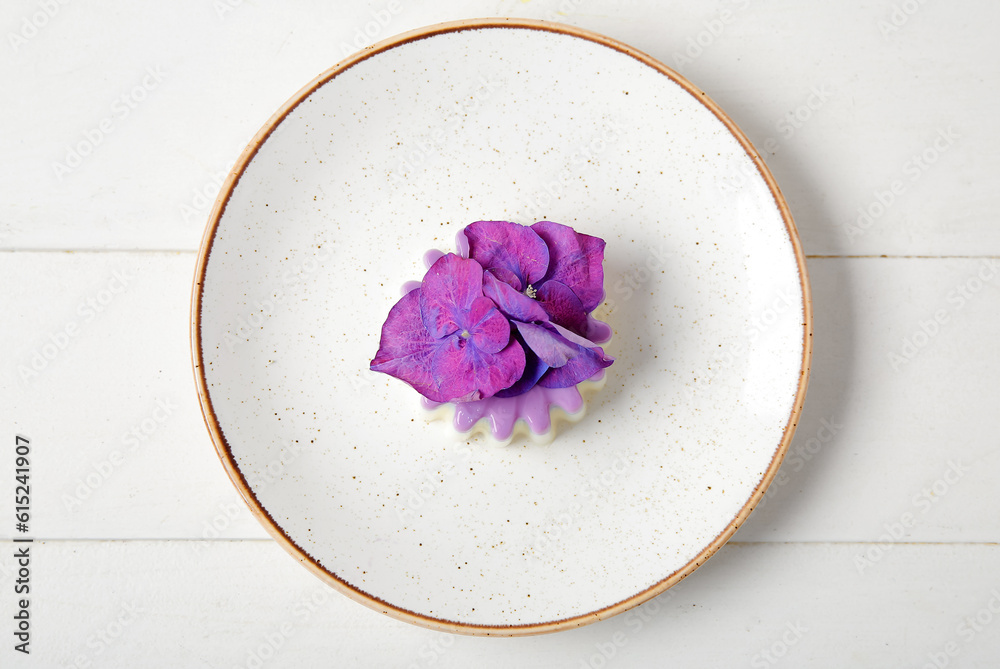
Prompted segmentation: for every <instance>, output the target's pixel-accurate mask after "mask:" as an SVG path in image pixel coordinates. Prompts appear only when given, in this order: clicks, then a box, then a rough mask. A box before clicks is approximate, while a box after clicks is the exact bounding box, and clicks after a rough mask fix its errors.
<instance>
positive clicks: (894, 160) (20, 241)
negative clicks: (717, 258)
mask: <svg viewBox="0 0 1000 669" xmlns="http://www.w3.org/2000/svg"><path fill="white" fill-rule="evenodd" d="M903 4H906V3H902V4H899V7H897V5H896V4H893V5H884V4H880V3H867V2H861V1H860V0H852V1H851V2H847V3H843V2H833V1H829V0H828V1H826V2H816V3H810V5H809V11H803V10H802V7H801V4H800V3H795V2H792V1H791V0H782V1H780V2H770V3H759V2H751V1H750V0H732V1H731V2H726V3H721V4H717V5H713V4H704V5H700V6H698V8H694V7H690V8H684V9H681V8H679V7H676V6H674V5H664V4H663V3H653V2H641V3H625V5H624V6H622V3H620V2H590V1H584V0H567V2H562V3H531V4H523V3H506V4H502V5H501V6H499V7H494V6H493V5H490V6H489V7H486V6H485V5H482V4H480V3H471V2H470V3H466V4H464V5H462V6H460V7H452V6H441V7H437V6H434V7H433V8H432V7H419V8H418V7H415V6H411V5H410V4H408V3H405V2H400V3H394V2H388V3H373V4H372V5H370V6H369V7H366V6H363V5H361V4H354V5H349V4H345V3H325V2H319V1H318V0H311V1H309V2H304V3H299V4H297V5H296V8H295V10H294V11H289V10H288V9H287V8H286V7H285V6H284V5H282V4H281V3H276V2H268V1H266V0H265V1H263V2H255V3H248V2H235V0H232V1H229V0H227V1H225V2H217V3H204V2H197V1H195V0H185V1H182V2H181V3H180V4H176V3H175V4H172V5H171V6H170V7H169V8H168V7H166V6H154V5H150V6H144V7H143V8H142V9H141V10H139V9H136V8H135V7H133V6H132V5H130V4H128V3H123V2H111V3H104V4H102V5H101V6H100V7H95V8H91V9H89V10H88V11H84V10H83V9H82V8H79V7H75V6H72V5H66V6H62V5H60V6H59V9H58V10H57V14H56V15H55V16H54V17H53V18H52V19H50V20H45V23H44V25H42V26H41V27H37V26H35V27H34V28H32V27H25V26H26V25H27V26H32V25H33V24H32V22H33V21H34V20H35V19H34V17H35V15H36V14H37V12H38V11H40V10H39V9H38V6H37V4H36V3H33V2H31V1H30V0H22V1H20V2H16V3H12V4H11V5H10V6H8V7H6V8H5V10H4V15H5V17H6V19H7V20H6V21H5V24H6V25H8V26H10V27H11V30H10V32H9V34H8V36H7V41H8V42H9V43H10V44H9V46H10V48H11V52H10V53H9V54H8V57H7V58H4V59H2V60H0V80H2V81H4V90H5V91H6V92H7V94H8V104H7V113H6V115H5V122H4V123H3V124H2V126H0V183H3V184H4V192H3V197H2V198H0V221H2V225H0V248H15V249H26V248H39V249H40V248H45V249H64V248H73V249H83V248H122V249H188V250H191V249H194V248H196V247H197V245H198V243H199V240H200V236H201V232H202V228H203V225H204V222H205V219H206V217H207V214H208V211H209V208H210V203H211V200H212V199H213V198H214V195H215V193H216V192H217V190H218V187H219V184H220V182H221V180H222V178H223V176H224V174H225V173H226V171H227V170H228V169H229V168H230V166H231V165H232V164H233V163H234V161H235V159H236V157H237V156H238V154H239V152H240V151H241V150H242V148H243V147H244V146H245V145H246V143H247V142H248V140H250V138H251V137H252V136H253V135H254V133H255V132H256V131H257V130H258V129H259V128H260V127H261V125H262V124H263V123H264V122H265V121H266V120H267V118H268V117H269V116H270V115H271V113H272V112H273V111H274V110H275V109H277V108H278V107H279V106H280V105H281V104H282V103H283V102H284V101H285V100H286V99H287V98H288V97H289V96H291V95H292V94H293V93H294V92H295V91H296V90H297V89H298V88H299V87H301V86H303V85H304V84H306V83H307V82H308V81H310V80H311V79H312V78H313V77H315V76H316V75H317V74H319V73H320V72H322V71H323V70H325V69H326V68H328V67H330V66H331V65H333V64H334V63H336V62H337V61H339V60H340V59H341V58H343V56H344V55H345V54H346V53H349V52H351V51H353V50H355V49H356V48H357V46H358V45H365V44H366V43H367V42H369V41H370V40H374V39H382V38H385V37H388V36H390V35H392V34H395V33H398V32H403V31H406V30H409V29H411V28H416V27H419V26H421V25H425V24H428V23H434V22H436V21H442V20H446V19H457V18H463V17H472V16H480V15H484V14H495V13H497V12H498V11H499V12H500V13H501V14H503V13H510V14H516V15H520V16H527V17H534V18H549V19H556V20H563V21H567V22H570V23H575V24H577V25H580V26H582V27H585V28H590V29H592V30H595V31H598V32H604V33H608V34H609V35H611V36H612V37H615V38H617V39H620V40H622V41H624V42H626V43H631V44H633V45H635V46H637V47H638V48H640V49H644V50H645V51H647V52H649V53H650V54H652V55H653V56H655V57H657V58H659V59H661V60H662V61H664V62H665V63H667V64H668V65H670V66H672V67H676V68H677V69H678V70H680V72H681V73H683V74H685V75H686V76H688V77H689V78H690V79H691V80H692V81H693V82H694V83H695V84H696V85H698V86H700V87H701V88H702V89H704V90H705V91H707V92H708V94H709V95H711V96H712V97H714V98H715V99H716V100H717V101H718V102H719V103H720V104H721V105H722V107H723V108H724V109H726V110H727V111H728V112H729V113H730V114H731V115H732V117H733V118H734V119H735V120H736V122H737V123H738V124H739V125H740V126H741V127H742V128H743V129H744V130H745V131H746V132H747V134H748V135H749V137H750V138H751V139H752V140H753V141H754V142H755V144H756V145H757V147H758V149H759V150H760V151H762V152H763V153H764V154H765V157H766V158H767V161H768V163H769V164H770V166H771V167H772V169H773V170H774V173H775V175H776V176H777V178H778V182H779V184H780V185H781V187H782V188H783V190H784V192H785V194H786V196H787V198H788V200H789V203H790V205H791V208H792V212H793V214H794V215H795V217H796V219H797V221H798V225H799V227H800V229H801V231H802V236H803V239H804V243H805V248H806V250H807V252H809V253H814V254H852V255H857V254H890V255H899V254H923V255H937V254H945V255H965V254H981V253H988V254H994V255H996V254H1000V227H998V226H997V225H996V214H995V212H996V210H997V204H998V197H1000V195H998V194H997V191H996V189H995V188H994V187H993V184H995V183H996V182H997V178H998V177H1000V134H998V133H997V132H996V131H995V130H994V129H993V128H994V124H993V123H992V118H991V112H992V110H993V109H995V108H996V107H997V103H998V102H1000V99H998V96H1000V92H998V89H997V87H996V86H992V85H990V82H991V81H993V80H995V79H996V77H997V74H998V72H1000V61H998V59H996V58H995V57H994V51H993V48H994V47H993V40H992V32H991V31H992V26H994V25H996V23H997V19H998V18H1000V16H998V13H1000V7H998V6H996V5H990V4H984V3H972V2H965V3H960V6H956V5H955V4H954V3H951V4H942V3H915V4H914V3H910V4H908V5H906V6H907V7H908V8H910V7H912V8H914V11H911V12H909V13H907V12H906V11H904V10H903V9H900V7H902V6H903ZM390 8H392V9H391V11H390ZM303 15H306V16H309V17H310V20H309V21H302V20H301V17H302V16H303ZM970 16H971V17H975V18H974V19H970ZM896 24H899V25H896ZM108 25H114V26H116V29H115V34H116V35H117V36H118V37H117V38H116V39H113V40H103V39H95V37H94V36H95V35H97V34H101V32H100V31H101V30H102V29H103V28H104V27H105V26H108ZM886 26H888V27H886ZM35 28H37V29H35ZM22 32H23V33H25V34H28V33H30V34H31V36H30V37H29V38H23V37H21V33H22ZM366 33H367V34H366ZM11 35H15V36H17V38H16V39H14V40H13V41H11V37H10V36H11ZM178 35H182V36H183V38H180V39H178V37H177V36H178ZM19 40H20V41H19ZM831 45H835V46H831ZM192 101H196V103H192ZM105 121H107V122H105ZM84 152H85V153H86V155H79V154H81V153H84ZM74 155H76V156H77V157H76V158H74V157H73V156H74ZM70 164H72V165H73V167H66V168H62V167H59V166H60V165H70ZM67 170H68V171H67ZM733 178H734V182H738V180H739V178H740V175H734V177H733ZM890 200H891V202H890ZM864 216H867V217H868V218H864ZM859 219H860V221H861V222H860V223H859Z"/></svg>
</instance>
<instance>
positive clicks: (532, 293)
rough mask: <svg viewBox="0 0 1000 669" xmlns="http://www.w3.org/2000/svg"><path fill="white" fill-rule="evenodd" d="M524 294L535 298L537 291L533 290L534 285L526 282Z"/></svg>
mask: <svg viewBox="0 0 1000 669" xmlns="http://www.w3.org/2000/svg"><path fill="white" fill-rule="evenodd" d="M524 294H525V295H527V296H528V297H530V298H531V299H535V298H536V297H538V291H537V290H535V287H534V286H532V285H531V284H528V287H527V288H525V289H524Z"/></svg>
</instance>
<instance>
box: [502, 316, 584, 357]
mask: <svg viewBox="0 0 1000 669" xmlns="http://www.w3.org/2000/svg"><path fill="white" fill-rule="evenodd" d="M514 325H515V326H516V327H517V331H518V333H519V334H520V335H521V338H522V339H524V343H525V344H527V345H528V348H530V349H531V350H532V351H533V352H534V354H535V355H537V356H538V358H539V359H540V360H541V361H542V362H544V363H545V364H546V365H548V366H549V367H562V366H563V365H565V364H566V363H568V362H569V361H570V360H571V359H572V358H573V357H575V356H576V355H577V354H578V353H579V349H580V348H581V347H580V346H579V345H577V344H573V343H571V342H569V341H568V340H566V339H565V338H564V337H563V336H562V335H560V334H559V333H558V332H556V331H554V330H549V329H548V328H546V327H545V326H542V325H533V324H531V323H518V322H517V321H515V322H514Z"/></svg>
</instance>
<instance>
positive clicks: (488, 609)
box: [192, 19, 811, 635]
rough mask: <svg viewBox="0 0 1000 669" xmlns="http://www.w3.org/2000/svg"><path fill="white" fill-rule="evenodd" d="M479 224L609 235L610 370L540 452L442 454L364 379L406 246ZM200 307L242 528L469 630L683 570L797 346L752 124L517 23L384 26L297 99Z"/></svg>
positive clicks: (224, 199)
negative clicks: (405, 29) (740, 123)
mask: <svg viewBox="0 0 1000 669" xmlns="http://www.w3.org/2000/svg"><path fill="white" fill-rule="evenodd" d="M482 219H492V220H497V219H502V220H512V221H516V222H519V223H532V222H534V221H536V220H542V219H549V220H554V221H558V222H560V223H565V224H567V225H571V226H573V227H574V228H576V229H577V230H579V231H581V232H585V233H587V234H591V235H597V236H600V237H603V238H604V239H605V240H606V241H607V250H606V260H605V276H606V280H605V288H606V292H607V300H606V301H605V302H604V304H603V305H601V306H600V307H598V309H597V310H596V311H595V316H597V317H598V318H600V319H601V320H604V321H607V322H609V323H610V324H611V326H612V327H613V329H614V338H613V340H612V341H611V343H610V344H609V345H608V346H607V347H606V348H607V351H608V353H609V354H611V355H612V356H614V357H615V358H616V362H615V364H614V365H613V366H612V367H611V368H609V369H608V380H607V384H606V386H605V387H604V389H603V390H602V391H601V392H600V393H599V394H598V395H596V396H595V397H592V398H591V399H590V400H589V402H588V410H587V414H586V417H585V418H584V419H583V420H582V421H580V422H579V423H576V424H574V425H571V426H564V427H563V429H562V431H561V432H560V434H559V435H558V436H557V438H556V439H555V441H554V442H553V443H552V444H549V445H544V446H539V445H537V444H533V443H530V442H527V443H515V444H512V445H511V446H509V447H505V448H500V447H491V446H490V445H489V444H488V443H485V442H481V441H476V440H473V441H469V442H462V441H456V440H455V439H453V438H451V437H449V436H448V434H446V432H444V431H443V428H442V427H440V425H437V424H428V423H427V422H426V421H425V420H424V417H423V414H422V409H421V408H420V405H419V402H418V396H417V395H416V393H415V392H414V391H413V390H412V389H410V388H409V387H408V386H406V385H405V384H403V383H401V382H399V381H397V380H395V379H392V378H389V377H387V376H383V375H378V374H373V373H371V372H369V371H368V364H369V361H370V359H371V358H372V357H373V356H374V354H375V352H376V350H377V348H378V341H379V332H380V328H381V325H382V322H383V320H384V319H385V316H386V314H387V313H388V311H389V308H390V307H391V306H392V304H393V303H394V302H395V301H396V300H397V299H398V298H399V295H400V286H401V285H402V284H404V283H405V282H406V281H408V280H413V279H419V278H420V277H421V276H422V273H423V265H422V261H421V258H422V256H423V254H424V252H425V251H426V250H427V249H430V248H439V249H443V250H449V249H452V248H453V244H454V237H455V233H456V232H457V231H458V230H460V229H461V228H462V227H464V226H465V225H466V224H468V223H471V222H473V221H476V220H482ZM192 302H193V304H192V346H193V356H194V365H195V378H196V382H197V385H198V391H199V395H200V398H201V405H202V409H203V411H204V415H205V419H206V422H207V424H208V428H209V431H210V433H211V436H212V438H213V440H214V442H215V446H216V448H217V450H218V453H219V456H220V458H221V459H222V462H223V465H224V466H225V468H226V471H227V472H228V474H229V476H230V478H231V479H232V481H233V483H234V484H235V485H236V487H237V489H238V490H239V491H240V493H241V494H242V496H243V497H244V498H245V500H246V502H247V504H248V505H249V506H250V508H251V509H252V510H253V511H254V513H255V514H256V516H257V517H258V518H259V520H260V521H261V522H262V523H263V525H264V526H265V527H266V528H267V529H268V531H269V532H270V533H271V534H272V535H273V536H274V537H275V538H276V539H277V541H278V542H279V543H280V544H281V545H282V546H283V547H284V548H285V549H286V550H288V551H289V552H290V553H291V554H292V555H293V556H295V557H296V558H297V559H298V560H299V561H300V562H301V563H302V564H304V565H305V566H306V567H307V568H309V569H310V570H311V571H312V572H313V573H315V574H316V575H318V576H319V577H320V578H322V579H323V580H324V581H326V582H327V583H328V584H330V585H332V586H334V587H335V588H337V589H338V590H340V591H341V592H343V593H345V594H347V595H348V596H350V597H352V598H354V599H355V600H357V601H360V602H362V603H364V604H366V605H368V606H370V607H372V608H375V609H377V610H379V611H382V612H383V613H386V614H388V615H391V616H394V617H396V618H400V619H402V620H405V621H408V622H411V623H416V624H419V625H424V626H427V627H431V628H435V629H440V630H446V631H451V632H460V633H467V634H488V635H521V634H535V633H540V632H550V631H555V630H559V629H566V628H570V627H575V626H579V625H583V624H586V623H589V622H593V621H595V620H599V619H602V618H606V617H608V616H612V615H614V614H617V613H620V612H622V611H624V610H626V609H628V608H630V607H632V606H635V605H637V604H639V603H641V602H643V601H645V600H647V599H649V598H651V597H653V596H655V595H656V594H658V593H660V592H662V591H664V590H665V589H667V588H669V587H670V586H671V585H673V584H675V583H677V582H678V581H680V580H681V579H683V578H685V577H686V576H688V575H689V574H691V573H692V572H693V571H694V570H695V569H696V568H697V567H698V566H700V565H701V564H703V563H704V562H705V560H707V559H708V558H709V557H710V556H711V555H712V554H713V553H714V552H715V551H716V550H718V548H719V547H720V546H722V545H723V544H724V543H725V542H726V540H727V539H728V538H729V537H730V536H731V535H732V533H733V532H734V531H735V530H736V528H737V527H738V526H739V525H740V523H741V522H743V521H744V520H745V519H746V517H747V516H748V515H749V513H750V511H751V510H752V508H753V507H754V505H755V503H756V501H757V500H758V499H760V497H761V495H762V494H763V493H764V490H765V489H766V487H767V485H768V483H769V482H770V481H771V479H772V478H773V477H774V475H775V472H776V471H777V469H778V466H779V465H780V462H781V459H782V457H783V455H784V453H785V450H786V448H787V446H788V443H789V441H790V439H791V437H792V432H793V430H794V427H795V424H796V421H797V419H798V416H799V412H800V409H801V406H802V401H803V396H804V392H805V386H806V379H807V376H808V366H809V359H810V345H809V341H810V330H811V325H810V323H811V319H810V304H809V293H808V281H807V278H806V272H805V263H804V259H803V255H802V251H801V248H800V245H799V241H798V237H797V233H796V230H795V227H794V224H793V222H792V219H791V217H790V215H789V212H788V208H787V206H786V204H785V202H784V200H783V199H782V197H781V194H780V192H779V190H778V187H777V186H776V185H775V182H774V180H773V178H772V177H771V175H770V173H769V172H768V170H767V168H766V167H765V166H764V164H763V162H762V161H761V159H760V157H759V156H758V154H757V153H756V151H755V150H754V149H753V147H752V146H751V145H750V143H749V141H748V140H747V139H746V137H745V136H744V135H743V133H742V132H740V130H739V129H738V128H737V127H736V126H735V125H734V124H733V122H732V121H731V120H730V119H729V118H728V117H727V116H726V115H725V114H724V113H723V112H722V111H721V110H720V109H719V108H718V107H717V106H716V105H715V104H714V103H713V102H712V101H711V100H710V99H709V98H708V97H707V96H706V95H705V94H704V93H703V92H702V91H700V90H698V89H697V88H695V87H694V86H693V85H692V84H690V83H689V82H687V81H686V80H685V79H683V78H682V77H681V76H679V75H678V74H677V73H675V72H673V71H672V70H670V69H669V68H667V67H665V66H664V65H662V64H660V63H658V62H657V61H655V60H653V59H652V58H650V57H649V56H647V55H645V54H643V53H641V52H639V51H637V50H635V49H633V48H631V47H628V46H626V45H624V44H621V43H619V42H616V41H614V40H612V39H610V38H607V37H603V36H600V35H596V34H594V33H590V32H587V31H584V30H581V29H579V28H574V27H570V26H565V25H559V24H553V23H545V22H537V21H527V20H503V19H487V20H478V21H462V22H457V23H449V24H441V25H436V26H431V27H428V28H424V29H421V30H417V31H415V32H411V33H407V34H404V35H400V36H398V37H395V38H393V39H390V40H388V41H385V42H382V43H380V44H378V45H376V46H374V47H371V48H368V49H366V50H364V51H362V52H360V53H358V54H356V55H355V56H353V57H351V58H349V59H347V60H345V61H343V62H342V63H340V64H338V65H337V66H336V67H334V68H332V69H331V70H329V71H327V72H325V73H324V74H322V75H321V76H320V77H318V78H317V79H316V80H315V81H313V82H312V83H310V84H309V85H307V86H306V87H305V88H303V89H302V90H301V91H300V92H299V93H298V94H297V95H296V96H295V97H294V98H292V99H291V100H290V101H289V102H288V103H287V104H286V105H285V106H284V107H283V108H282V109H281V110H279V111H278V112H277V114H275V116H274V117H272V118H271V120H270V121H269V122H268V123H267V124H266V125H265V126H264V128H263V129H262V130H261V131H260V133H259V134H258V135H257V137H256V138H255V139H254V141H253V142H252V143H251V144H250V145H249V146H248V147H247V149H246V150H245V151H244V153H243V154H242V156H241V157H240V159H239V162H238V163H237V164H236V166H235V168H234V169H233V171H232V173H231V174H230V176H229V178H228V180H227V181H226V183H225V184H224V186H223V189H222V192H221V194H220V196H219V199H218V201H217V203H216V206H215V209H214V211H213V213H212V215H211V219H210V221H209V225H208V228H207V230H206V233H205V237H204V241H203V244H202V248H201V252H200V254H199V258H198V267H197V272H196V277H195V285H194V291H193V300H192Z"/></svg>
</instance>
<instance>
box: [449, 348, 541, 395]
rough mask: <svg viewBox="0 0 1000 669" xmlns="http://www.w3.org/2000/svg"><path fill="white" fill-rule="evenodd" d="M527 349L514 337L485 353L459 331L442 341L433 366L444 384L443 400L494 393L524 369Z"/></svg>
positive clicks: (512, 382) (508, 385)
mask: <svg viewBox="0 0 1000 669" xmlns="http://www.w3.org/2000/svg"><path fill="white" fill-rule="evenodd" d="M524 362H525V356H524V349H523V348H521V344H519V343H518V342H517V340H515V339H511V340H510V342H509V343H508V344H507V346H506V347H504V349H503V350H502V351H500V352H498V353H485V352H483V351H480V350H479V349H477V348H476V347H475V346H474V345H472V344H470V343H469V341H468V340H467V339H463V338H462V337H461V336H459V335H451V336H449V337H446V338H445V339H442V340H441V341H440V342H439V346H437V348H436V350H435V351H434V354H433V355H432V357H431V361H430V363H431V364H430V368H431V373H432V375H433V376H434V379H435V380H436V381H437V382H438V383H439V384H440V388H441V395H442V396H446V397H447V399H445V400H442V401H446V402H449V401H457V402H469V401H474V400H480V399H485V398H487V397H492V396H493V395H495V394H496V393H497V392H498V391H500V390H503V389H504V388H509V387H510V386H512V385H513V384H514V383H515V382H516V381H517V380H518V379H519V378H521V375H522V374H523V373H524Z"/></svg>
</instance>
